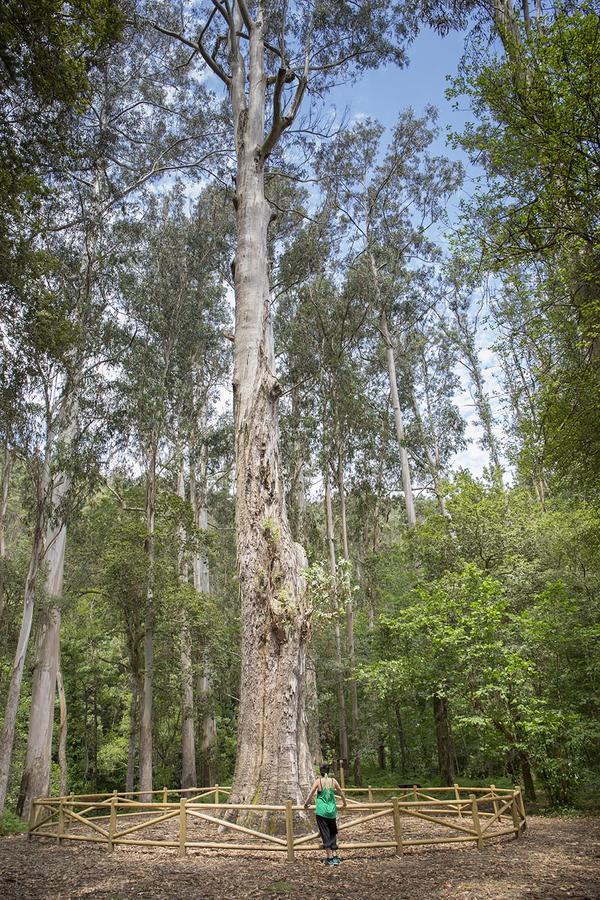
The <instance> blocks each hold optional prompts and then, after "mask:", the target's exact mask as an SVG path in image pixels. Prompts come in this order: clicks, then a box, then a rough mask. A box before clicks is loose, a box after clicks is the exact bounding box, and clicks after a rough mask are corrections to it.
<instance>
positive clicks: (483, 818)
mask: <svg viewBox="0 0 600 900" xmlns="http://www.w3.org/2000/svg"><path fill="white" fill-rule="evenodd" d="M443 792H445V793H447V794H448V793H450V794H451V797H449V798H443V797H440V796H439V794H441V793H443ZM141 793H144V794H145V795H148V794H150V796H151V797H152V798H153V799H152V800H151V802H143V803H142V802H141V801H139V800H135V799H133V798H134V797H137V796H138V795H139V794H141ZM230 793H231V789H230V788H229V787H223V786H220V785H214V786H213V787H206V788H202V787H201V788H188V789H184V790H169V789H167V788H162V789H161V790H156V791H151V792H150V791H144V792H142V791H129V792H119V791H114V792H113V793H111V794H108V795H107V794H86V795H73V794H70V795H68V796H63V797H41V798H38V799H36V800H34V802H33V804H32V808H31V816H30V821H29V832H28V835H29V838H30V839H31V838H33V837H48V838H53V839H55V840H57V841H58V843H63V842H64V841H94V842H96V843H100V844H106V846H107V849H108V850H109V851H113V850H114V849H115V847H116V846H118V845H133V846H144V847H172V848H176V849H177V851H178V853H179V855H180V856H184V855H185V854H186V852H187V850H188V849H192V848H193V849H205V850H206V849H219V850H246V851H248V850H253V851H256V850H264V851H279V852H285V853H286V855H287V859H288V860H289V861H291V860H293V859H294V857H295V853H296V852H297V851H303V850H314V851H318V850H320V849H321V846H320V844H319V843H318V839H319V833H318V831H312V830H309V824H310V822H309V819H308V818H307V815H306V811H305V810H304V807H303V806H298V805H295V804H294V803H293V802H292V801H291V800H288V801H287V802H286V803H285V805H275V804H247V803H227V802H221V798H227V797H228V796H229V795H230ZM346 793H347V794H348V793H355V794H356V793H363V794H364V793H366V794H367V797H368V799H367V801H366V802H361V801H355V800H351V805H349V806H348V807H347V809H346V810H345V811H343V813H342V816H341V819H340V821H339V824H338V832H340V838H343V837H345V833H346V832H348V831H349V830H350V829H353V828H358V827H360V826H361V825H365V824H367V823H369V822H373V821H374V820H379V819H386V817H387V818H388V819H389V825H390V828H389V836H388V835H383V836H382V838H381V839H380V840H374V839H373V840H363V839H360V836H357V837H359V839H358V840H355V841H352V840H350V841H346V840H343V839H342V840H341V841H340V842H339V846H340V849H342V850H358V849H370V848H391V849H395V851H396V853H397V854H398V855H399V856H401V855H402V853H403V852H404V849H405V848H406V847H411V846H424V845H434V844H447V843H460V842H473V843H475V844H476V845H477V847H478V848H479V849H481V848H482V847H483V846H484V842H485V841H486V840H489V839H491V838H495V837H500V836H502V835H507V834H513V835H514V836H515V837H519V836H520V835H521V833H522V832H523V831H524V830H525V828H526V827H527V820H526V816H525V807H524V804H523V798H522V796H521V792H520V789H519V788H497V787H496V786H495V785H491V786H490V787H489V788H487V787H481V788H471V787H469V788H461V787H460V786H459V785H454V786H453V787H452V788H426V789H421V788H417V787H416V786H415V787H414V788H411V789H408V790H407V789H404V788H403V789H400V790H399V789H398V788H374V787H368V788H367V789H366V790H365V789H362V788H346ZM375 794H384V795H385V794H392V795H395V796H391V797H389V798H388V799H384V800H381V801H376V800H375V799H374V795H375ZM172 796H175V797H177V800H176V801H173V800H170V799H169V798H170V797H172ZM154 797H156V798H157V799H156V800H155V799H154ZM409 798H410V799H409ZM211 800H212V802H211ZM312 808H313V809H314V807H312ZM235 813H245V814H246V816H245V818H244V819H243V821H246V822H247V824H240V823H239V821H234V820H233V817H232V815H231V814H235ZM90 814H91V815H90ZM261 814H262V816H263V817H267V818H268V819H269V822H270V825H269V827H268V831H265V830H261V828H260V827H259V825H256V827H252V826H254V824H255V822H257V821H258V820H260V819H261ZM356 814H358V815H356ZM134 816H135V817H140V816H145V817H147V818H145V819H144V820H143V821H141V822H140V821H137V822H134V823H133V824H132V823H131V819H132V818H133V817H134ZM295 816H296V818H297V819H299V820H300V821H298V822H297V824H296V825H295V823H294V817H295ZM248 818H250V823H248ZM411 819H412V820H416V822H417V823H418V822H423V821H424V822H427V823H428V824H429V825H432V824H433V825H436V826H440V828H441V830H442V831H443V832H444V833H442V834H441V835H440V836H438V837H436V836H428V837H425V838H419V837H414V836H413V837H411V835H410V833H408V832H407V830H406V828H405V823H406V822H407V820H411ZM169 821H176V823H177V834H176V836H173V838H172V839H171V838H170V837H165V838H156V837H154V838H153V837H152V836H150V837H140V836H139V834H140V832H143V831H145V830H148V829H151V828H153V827H154V826H156V825H163V824H164V823H166V822H169ZM101 822H102V824H100V823H101ZM194 822H195V823H198V822H200V823H207V824H208V825H210V826H217V827H218V832H217V839H216V840H213V839H210V840H209V839H208V838H206V837H205V836H196V837H194V835H193V834H192V833H191V825H192V824H193V823H194ZM274 824H275V826H276V827H275V829H274V828H273V825H274ZM76 826H77V827H78V829H79V830H78V831H77V832H76V831H75V830H74V829H75V827H76ZM300 826H301V827H300ZM225 831H229V832H233V833H237V834H238V835H239V834H240V833H241V834H243V835H244V836H247V837H250V838H252V839H253V840H252V842H248V841H246V842H241V841H240V842H238V843H236V842H234V841H227V840H225V839H223V838H222V837H221V835H222V833H223V832H225ZM299 832H302V833H299ZM307 832H308V833H307ZM448 832H454V833H453V834H449V833H448ZM280 834H281V836H279V835H280ZM198 837H200V839H198Z"/></svg>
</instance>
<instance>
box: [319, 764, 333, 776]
mask: <svg viewBox="0 0 600 900" xmlns="http://www.w3.org/2000/svg"><path fill="white" fill-rule="evenodd" d="M330 768H331V766H330V765H329V763H323V765H322V766H321V768H320V769H319V772H320V773H321V775H329V770H330Z"/></svg>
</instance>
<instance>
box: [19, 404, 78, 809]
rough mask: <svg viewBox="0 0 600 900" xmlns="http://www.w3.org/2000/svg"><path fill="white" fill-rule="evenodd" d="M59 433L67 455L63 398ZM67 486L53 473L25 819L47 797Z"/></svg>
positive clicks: (63, 475) (71, 419) (72, 420)
mask: <svg viewBox="0 0 600 900" xmlns="http://www.w3.org/2000/svg"><path fill="white" fill-rule="evenodd" d="M63 407H64V410H65V413H64V426H63V427H64V431H63V432H62V433H61V435H60V441H61V444H62V450H63V452H64V453H65V454H67V455H68V454H69V453H70V452H71V449H72V446H73V442H74V440H75V434H76V430H77V420H76V413H77V410H76V406H75V405H74V404H73V402H72V400H71V399H69V398H67V397H65V399H64V401H63ZM70 487H71V476H70V474H69V473H68V472H64V471H63V472H60V473H57V474H56V475H55V477H54V479H53V484H52V494H51V508H50V515H49V518H50V521H49V524H48V526H47V529H46V543H45V546H46V566H47V570H46V585H45V594H46V599H45V604H46V605H45V607H44V609H43V611H42V616H41V622H40V631H39V634H38V642H37V654H36V665H35V669H34V671H33V679H32V684H31V711H30V717H29V733H28V735H27V752H26V755H25V765H24V768H23V775H22V778H21V789H20V792H19V802H18V806H17V811H18V813H19V814H20V815H22V816H23V818H25V819H27V818H28V817H29V810H30V807H31V802H32V800H34V799H35V798H36V797H46V796H48V794H49V792H50V774H51V769H52V734H53V731H54V707H55V698H56V679H57V674H58V669H59V659H60V623H61V603H62V595H63V583H64V572H65V549H66V542H67V521H66V511H65V509H64V503H65V501H66V500H67V497H68V493H69V490H70Z"/></svg>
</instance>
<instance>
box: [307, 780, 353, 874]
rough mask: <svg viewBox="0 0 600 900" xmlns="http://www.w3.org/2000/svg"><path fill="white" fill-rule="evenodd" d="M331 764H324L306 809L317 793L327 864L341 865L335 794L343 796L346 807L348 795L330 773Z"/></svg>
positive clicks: (320, 829)
mask: <svg viewBox="0 0 600 900" xmlns="http://www.w3.org/2000/svg"><path fill="white" fill-rule="evenodd" d="M330 768H331V767H330V766H329V765H322V766H321V768H320V772H321V775H320V777H319V778H315V780H314V782H313V786H312V787H311V789H310V794H309V795H308V797H307V798H306V802H305V804H304V809H308V807H309V804H310V801H311V800H312V798H313V796H314V795H315V793H316V795H317V802H316V804H315V813H316V816H317V828H318V829H319V834H320V835H321V840H322V841H323V847H324V848H325V853H326V854H327V855H326V858H325V865H327V866H339V864H340V858H339V856H338V855H337V804H336V800H335V794H336V791H337V793H338V794H339V795H340V796H341V798H342V808H343V809H345V808H346V795H345V794H344V792H343V790H342V789H341V787H340V786H339V784H338V782H337V781H336V779H335V778H332V777H331V775H330V774H329V770H330Z"/></svg>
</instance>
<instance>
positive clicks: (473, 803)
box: [469, 794, 483, 850]
mask: <svg viewBox="0 0 600 900" xmlns="http://www.w3.org/2000/svg"><path fill="white" fill-rule="evenodd" d="M469 800H470V801H471V813H472V815H473V828H474V829H475V834H476V835H477V837H476V841H477V849H478V850H481V849H483V837H482V835H481V822H480V821H479V807H478V806H477V797H476V796H475V794H469Z"/></svg>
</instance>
